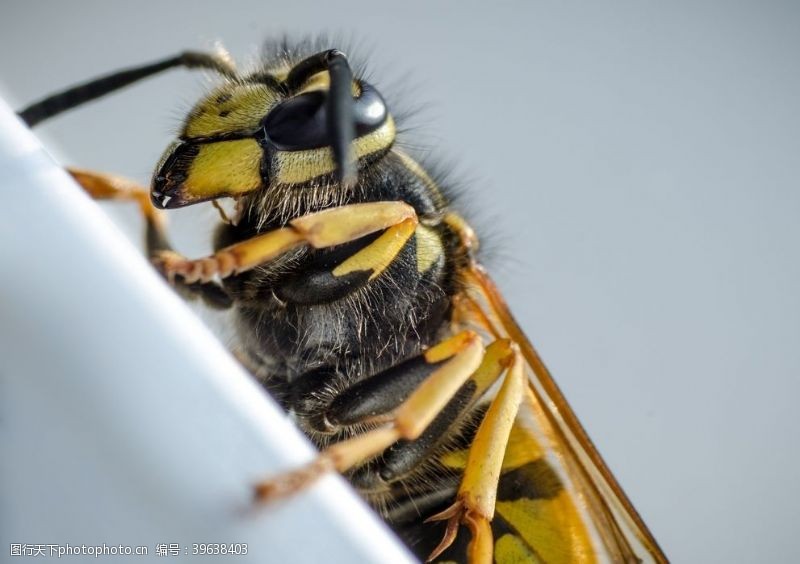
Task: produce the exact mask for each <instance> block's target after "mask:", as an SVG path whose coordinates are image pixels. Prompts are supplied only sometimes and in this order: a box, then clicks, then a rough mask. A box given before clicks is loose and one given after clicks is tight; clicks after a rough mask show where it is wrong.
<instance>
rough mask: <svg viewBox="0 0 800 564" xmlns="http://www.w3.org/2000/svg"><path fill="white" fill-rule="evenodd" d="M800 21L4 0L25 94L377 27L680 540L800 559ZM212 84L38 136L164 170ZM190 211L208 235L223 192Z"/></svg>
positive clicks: (516, 281)
mask: <svg viewBox="0 0 800 564" xmlns="http://www.w3.org/2000/svg"><path fill="white" fill-rule="evenodd" d="M798 24H800V9H798V6H797V4H795V3H792V2H785V3H781V2H764V3H757V2H753V3H750V4H746V3H739V2H719V3H716V4H714V3H686V4H684V5H682V6H679V5H678V4H675V3H661V4H656V3H654V2H619V3H614V4H613V5H606V6H603V7H601V6H598V5H597V4H596V3H588V2H587V3H583V4H577V3H575V4H573V3H558V4H556V3H539V2H537V3H519V4H510V3H508V4H497V5H493V6H490V5H489V4H488V3H485V4H481V5H472V4H467V3H463V2H462V3H455V2H454V3H435V4H434V3H408V2H406V3H402V4H401V3H393V4H385V5H384V4H379V3H368V2H362V3H357V2H341V1H340V2H336V3H335V5H334V4H333V3H330V4H329V3H322V2H320V3H311V2H298V1H292V2H287V3H274V2H268V1H258V2H256V1H253V2H226V3H224V4H220V3H199V2H170V3H168V4H167V3H161V2H159V3H156V2H149V3H148V2H137V3H136V4H133V3H129V2H124V3H123V2H88V1H84V2H80V3H63V2H23V1H8V0H4V1H3V3H2V4H0V91H2V93H3V95H4V96H5V97H6V98H8V99H10V101H11V102H12V104H14V105H15V106H17V107H19V106H21V105H23V104H24V103H27V102H29V101H32V100H33V99H36V98H38V97H40V96H41V95H42V94H45V93H49V92H51V91H52V90H54V89H57V88H60V87H63V86H65V85H68V84H71V83H73V82H75V81H77V80H83V79H85V78H88V77H92V76H95V75H97V74H99V73H105V72H106V71H109V70H111V69H116V68H119V67H121V66H125V65H131V64H136V63H140V62H144V61H149V60H152V59H156V58H159V57H162V56H164V55H166V54H170V53H173V52H177V51H179V50H181V49H184V48H187V47H193V48H202V47H207V46H209V45H211V44H213V42H214V41H215V40H220V41H222V42H223V43H224V44H225V46H226V47H227V48H228V49H230V50H231V52H232V53H233V54H234V55H235V56H236V57H237V58H240V59H244V60H245V61H246V60H253V58H254V57H255V56H256V55H257V53H258V43H259V41H260V40H261V39H262V38H264V37H268V36H275V35H278V34H280V33H283V32H287V31H288V32H297V33H314V32H319V31H327V30H331V31H334V32H342V33H343V34H344V35H345V36H353V37H355V38H356V39H358V40H359V42H360V44H361V45H362V48H361V49H360V50H359V52H361V53H365V54H367V55H368V56H369V60H370V68H371V70H372V73H373V74H374V76H375V82H377V84H378V85H379V86H381V87H382V88H383V90H384V91H387V93H390V91H391V92H395V93H396V92H402V94H403V97H405V98H406V99H408V100H410V105H411V106H414V107H418V106H422V108H423V109H422V111H421V113H420V114H419V115H418V117H417V118H415V119H414V120H413V122H415V123H416V124H418V125H419V126H420V130H419V131H418V132H417V133H416V134H414V135H413V136H411V137H410V139H411V140H412V141H413V142H414V143H415V144H417V145H420V146H423V147H427V148H429V149H430V150H431V151H435V152H436V153H437V154H441V155H443V157H444V158H445V160H447V161H448V162H453V163H455V165H456V170H457V176H459V177H461V178H463V179H464V180H465V184H466V186H467V192H466V194H465V195H464V197H463V199H462V205H463V206H464V207H467V208H474V209H475V210H477V212H478V213H477V216H478V221H477V225H478V227H479V229H481V232H487V231H488V232H489V235H490V236H489V238H488V239H489V244H488V246H489V247H490V248H491V249H493V253H491V254H490V256H489V257H488V261H487V262H488V263H489V265H490V267H491V268H492V270H493V271H494V272H495V273H496V274H495V276H496V277H497V278H498V279H499V281H500V283H501V285H502V287H503V288H504V290H505V293H506V295H507V297H508V299H509V301H510V302H511V305H512V307H513V309H514V311H515V312H516V314H517V316H518V317H519V318H520V321H521V323H522V325H523V326H524V327H525V328H526V329H527V331H528V333H529V335H530V336H531V337H532V339H533V341H534V343H536V344H537V345H538V347H539V349H540V352H541V353H542V355H543V356H544V358H545V360H546V361H547V363H548V365H549V366H550V368H551V369H552V371H553V372H554V374H555V376H556V378H557V380H558V382H559V383H560V385H561V386H562V388H563V390H564V392H565V393H566V395H567V397H568V398H569V399H570V401H571V403H572V405H573V406H574V408H575V409H576V411H577V412H578V414H579V416H580V417H581V419H582V421H583V422H584V424H585V426H586V427H587V429H588V430H589V432H590V434H591V436H592V437H593V439H594V440H595V442H596V443H597V445H598V447H599V449H600V451H601V452H602V453H603V454H604V456H605V458H606V459H607V461H608V462H609V464H610V466H611V468H612V469H613V470H614V471H615V473H616V475H617V477H618V478H619V480H620V482H621V483H622V484H623V486H624V488H625V489H626V491H627V492H628V493H629V495H630V496H631V498H632V499H633V501H634V503H635V504H636V506H637V507H638V509H639V511H640V512H641V513H642V515H643V517H644V518H645V520H646V521H647V523H648V524H649V525H650V528H651V529H652V531H653V532H654V534H655V535H656V537H657V538H658V539H659V541H660V542H661V544H662V546H663V547H664V549H665V551H666V552H667V553H668V555H670V556H671V557H672V558H673V559H674V560H675V561H676V562H716V561H727V562H754V561H787V562H788V561H792V560H793V559H794V556H795V553H796V552H797V550H798V548H800V541H798V540H797V538H796V536H797V534H796V531H797V523H798V522H800V495H798V490H800V486H798V482H797V478H796V477H797V475H798V474H799V473H800V472H799V471H800V459H799V458H798V444H800V440H799V439H800V437H799V436H798V435H800V417H798V415H797V408H796V402H797V398H798V392H800V382H799V381H798V378H799V376H800V374H799V370H798V369H799V368H800V347H798V342H799V341H800V339H798V337H800V297H798V292H797V287H798V277H799V275H800V265H799V264H798V236H800V230H799V229H798V222H797V217H798V213H800V194H798V181H797V176H798V165H799V164H800V162H799V161H800V157H799V155H800V116H799V114H798V100H800V76H799V75H800V64H798V60H797V59H798V54H800V33H799V32H800V25H798ZM207 88H208V79H207V78H204V77H203V76H201V75H196V74H195V75H192V74H189V73H186V72H183V71H175V72H173V73H171V74H168V75H165V76H163V77H162V78H158V79H155V80H152V81H150V82H147V83H145V84H142V85H141V86H139V87H137V88H135V89H133V90H130V91H128V92H127V93H121V94H118V95H115V96H113V97H110V98H108V99H107V100H105V101H103V102H100V103H97V104H95V105H94V106H92V107H89V108H85V109H83V110H80V111H76V112H73V113H72V114H70V115H68V116H65V117H63V118H61V119H58V120H57V121H54V122H53V123H52V124H51V125H47V126H45V127H42V128H41V129H40V131H39V133H40V134H41V136H42V137H43V138H44V139H45V141H46V142H47V143H48V145H49V146H50V147H51V148H52V149H53V150H54V152H56V153H57V154H59V155H61V156H62V157H63V159H64V160H65V161H66V162H69V163H72V164H79V165H81V166H86V167H94V168H99V169H103V170H111V171H116V172H120V173H124V174H127V175H129V176H133V177H135V178H138V179H140V180H142V181H143V182H147V180H148V176H149V174H150V172H151V169H152V167H153V165H154V164H155V162H156V161H157V159H158V157H159V155H160V153H161V152H162V150H163V149H164V147H165V146H166V145H167V143H168V142H169V139H170V137H171V135H172V133H173V132H174V130H175V128H176V127H177V125H178V124H179V123H180V119H181V116H182V115H183V113H184V112H185V111H186V110H187V109H188V108H189V107H190V106H191V104H192V102H193V101H195V100H196V98H197V97H198V95H200V94H202V93H203V92H204V91H205V90H206V89H207ZM5 205H13V203H12V202H5ZM111 212H112V213H114V214H115V215H116V216H117V217H118V218H119V221H120V223H121V224H122V225H123V227H124V228H125V229H126V230H128V232H130V233H131V235H132V236H134V237H137V238H138V228H139V225H138V223H137V221H136V219H135V217H133V215H132V214H127V213H124V212H120V211H119V210H117V209H113V210H111ZM172 216H173V217H174V218H175V220H174V222H175V224H176V228H177V236H176V237H175V240H176V243H177V244H178V246H179V247H180V248H181V249H182V250H184V251H186V252H187V253H189V254H193V253H201V252H203V251H204V250H205V249H206V248H207V247H205V246H204V245H202V244H199V243H198V241H203V240H204V239H205V238H206V237H207V234H208V233H209V231H210V222H211V220H213V219H214V217H215V214H214V212H213V210H212V211H208V210H201V211H199V212H198V211H195V210H186V211H183V210H182V211H178V212H175V213H174V214H172ZM53 236H54V237H57V236H58V234H57V233H54V234H53ZM6 243H8V242H6ZM19 243H20V244H24V241H23V240H22V239H20V241H19ZM5 268H8V267H7V266H6V267H5ZM35 542H40V541H35ZM42 542H47V541H46V540H45V541H42Z"/></svg>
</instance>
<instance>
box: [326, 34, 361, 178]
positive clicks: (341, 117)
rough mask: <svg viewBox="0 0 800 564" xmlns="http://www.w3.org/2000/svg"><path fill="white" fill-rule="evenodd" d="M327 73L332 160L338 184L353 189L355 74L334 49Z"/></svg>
mask: <svg viewBox="0 0 800 564" xmlns="http://www.w3.org/2000/svg"><path fill="white" fill-rule="evenodd" d="M327 59H328V73H329V74H330V77H331V86H330V94H329V96H328V131H329V132H330V136H331V139H332V140H333V144H332V148H333V158H334V160H335V161H336V170H337V174H338V176H339V181H340V182H341V183H342V184H343V185H353V184H355V182H356V180H357V179H358V176H357V169H356V165H355V160H354V159H353V139H355V136H356V128H355V121H354V116H353V71H352V70H350V64H349V63H348V62H347V57H346V56H345V54H344V53H342V52H341V51H337V50H336V49H332V50H331V51H328V53H327Z"/></svg>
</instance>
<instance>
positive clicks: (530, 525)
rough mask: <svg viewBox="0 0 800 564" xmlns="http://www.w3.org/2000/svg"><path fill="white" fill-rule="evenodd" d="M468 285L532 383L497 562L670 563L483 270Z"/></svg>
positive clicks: (505, 498)
mask: <svg viewBox="0 0 800 564" xmlns="http://www.w3.org/2000/svg"><path fill="white" fill-rule="evenodd" d="M465 278H466V280H465V282H466V295H467V299H468V300H470V301H471V302H472V305H473V306H474V308H473V310H474V311H475V312H477V313H478V315H479V316H480V319H479V320H478V321H479V323H478V324H479V325H481V326H483V327H484V328H485V329H486V330H488V331H490V332H491V333H492V334H493V335H494V336H495V337H508V338H510V339H512V340H513V341H515V342H516V343H517V344H518V346H519V348H520V351H521V352H522V355H523V356H524V358H525V360H526V363H527V373H528V376H529V382H530V386H529V388H528V390H527V393H526V397H525V398H524V399H523V402H522V404H521V406H520V411H519V414H518V416H517V419H516V422H515V427H514V430H513V432H512V436H511V438H510V441H509V444H508V448H507V452H506V455H505V460H504V463H503V474H502V476H501V479H500V484H499V488H498V500H497V508H496V514H495V521H494V522H493V529H494V530H495V540H496V545H495V560H496V562H498V563H500V562H522V561H542V562H593V561H601V562H602V561H606V562H657V563H662V562H667V558H666V556H665V555H664V553H663V552H662V551H661V549H660V547H659V546H658V543H657V542H656V540H655V538H654V537H653V535H652V534H651V533H650V531H649V530H648V529H647V526H646V525H645V524H644V522H643V521H642V519H641V517H640V516H639V514H638V513H637V512H636V510H635V509H634V507H633V505H632V504H631V502H630V500H629V499H628V498H627V496H626V495H625V493H624V492H623V491H622V488H621V487H620V485H619V484H618V483H617V481H616V479H615V478H614V476H613V474H612V473H611V471H610V470H609V468H608V466H606V464H605V462H604V461H603V459H602V457H601V456H600V453H599V452H598V451H597V449H596V448H595V446H594V445H593V444H592V441H591V440H590V439H589V436H588V435H587V434H586V431H585V430H584V429H583V427H582V426H581V424H580V422H579V421H578V419H577V417H576V416H575V413H574V412H573V411H572V408H571V407H570V406H569V404H568V403H567V401H566V399H565V398H564V395H563V394H562V393H561V391H560V390H559V388H558V386H557V385H556V383H555V381H554V380H553V377H552V376H551V375H550V372H549V371H548V370H547V368H546V367H545V365H544V363H543V362H542V360H541V358H540V357H539V355H538V353H537V352H536V349H535V348H534V347H533V345H532V344H531V343H530V341H529V340H528V338H527V337H526V336H525V334H524V332H523V331H522V329H520V327H519V325H518V324H517V322H516V321H515V320H514V317H513V316H512V314H511V312H510V310H509V308H508V306H507V305H506V303H505V300H504V299H503V297H502V295H501V294H500V292H499V291H498V289H497V287H496V286H495V284H494V282H493V281H492V280H491V278H490V277H489V276H488V274H487V273H486V272H485V270H484V269H483V268H482V267H481V266H479V265H473V266H471V267H470V268H469V269H468V270H467V271H466V272H465Z"/></svg>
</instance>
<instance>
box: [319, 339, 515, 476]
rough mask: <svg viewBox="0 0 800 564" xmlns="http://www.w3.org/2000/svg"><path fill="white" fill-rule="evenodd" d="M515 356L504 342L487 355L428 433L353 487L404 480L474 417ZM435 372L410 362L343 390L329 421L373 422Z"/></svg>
mask: <svg viewBox="0 0 800 564" xmlns="http://www.w3.org/2000/svg"><path fill="white" fill-rule="evenodd" d="M513 356H514V353H513V350H512V347H511V341H509V340H507V339H500V340H497V341H494V342H493V343H491V344H490V345H489V346H488V347H486V350H485V352H484V356H483V361H482V362H481V365H480V366H479V367H478V369H477V370H476V371H475V372H474V373H473V374H472V375H471V376H470V377H469V379H468V380H467V381H466V383H465V384H464V385H463V386H462V387H461V388H460V389H459V390H458V392H457V393H456V395H455V396H454V397H453V399H452V400H451V401H450V402H449V403H448V404H447V405H446V406H445V407H444V408H443V409H442V411H441V412H440V413H439V414H438V415H437V417H436V419H434V420H433V421H432V422H431V424H430V425H429V426H428V428H427V429H426V430H425V432H423V433H422V434H421V435H420V436H419V437H417V438H416V439H414V440H400V441H397V442H396V443H394V444H393V445H392V446H391V447H389V448H388V449H387V450H386V451H385V452H384V453H383V455H382V456H381V460H380V461H379V463H378V465H377V472H367V471H364V472H358V473H356V475H355V476H353V478H352V479H353V481H354V482H355V484H356V485H357V486H358V487H359V488H362V489H365V490H370V489H374V488H376V487H378V486H385V485H387V484H391V483H393V482H396V481H398V480H401V479H403V478H404V477H406V476H407V475H408V474H409V473H411V472H412V471H413V470H414V469H415V468H417V467H418V466H419V465H420V464H422V463H423V462H424V461H426V460H428V459H429V458H430V456H431V454H432V453H433V452H434V451H435V449H436V447H437V446H438V445H439V443H440V441H441V439H442V438H443V437H445V436H447V435H448V431H449V429H451V428H452V427H453V424H454V423H455V422H457V421H461V420H463V417H465V416H466V415H468V414H470V413H472V412H473V408H474V407H475V405H476V404H477V403H478V401H479V400H480V399H481V398H482V397H483V396H484V394H485V393H486V392H487V390H488V389H489V388H490V387H491V386H492V384H494V383H495V382H496V381H497V379H498V378H499V377H500V374H501V373H502V372H503V370H504V369H505V368H507V366H508V364H509V363H510V361H511V359H512V358H513ZM433 368H434V366H432V365H430V364H428V363H427V362H425V357H424V356H421V357H417V358H412V359H411V360H408V361H406V362H404V363H401V364H399V365H397V366H395V367H393V368H390V369H388V370H386V371H384V372H382V373H379V374H377V375H375V376H373V377H371V378H368V379H367V380H363V381H361V382H359V383H357V384H355V385H353V386H352V387H350V388H348V389H346V390H344V391H343V392H342V393H341V394H340V395H339V396H337V397H336V399H335V400H334V401H333V402H332V403H331V405H330V407H329V409H328V410H327V412H326V421H327V422H329V424H334V425H352V424H356V423H363V422H365V421H369V420H370V419H371V418H375V417H377V416H380V415H382V414H385V413H389V412H390V411H391V410H393V409H395V408H396V407H397V405H399V404H400V403H401V402H402V401H403V400H405V398H406V397H408V395H409V394H410V393H411V392H413V390H414V388H416V387H417V386H418V385H419V384H420V383H421V381H423V379H424V377H425V376H427V374H429V373H430V372H431V371H432V370H433Z"/></svg>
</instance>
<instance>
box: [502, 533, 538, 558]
mask: <svg viewBox="0 0 800 564" xmlns="http://www.w3.org/2000/svg"><path fill="white" fill-rule="evenodd" d="M494 558H495V561H496V562H498V563H499V564H531V563H536V564H538V563H540V562H542V561H541V560H540V559H539V558H537V557H536V554H534V553H533V552H531V549H530V548H528V545H526V544H525V542H524V541H523V540H522V539H521V538H519V537H518V536H516V535H512V534H510V533H508V534H505V535H503V536H502V537H500V538H499V539H497V542H496V543H494Z"/></svg>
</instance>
